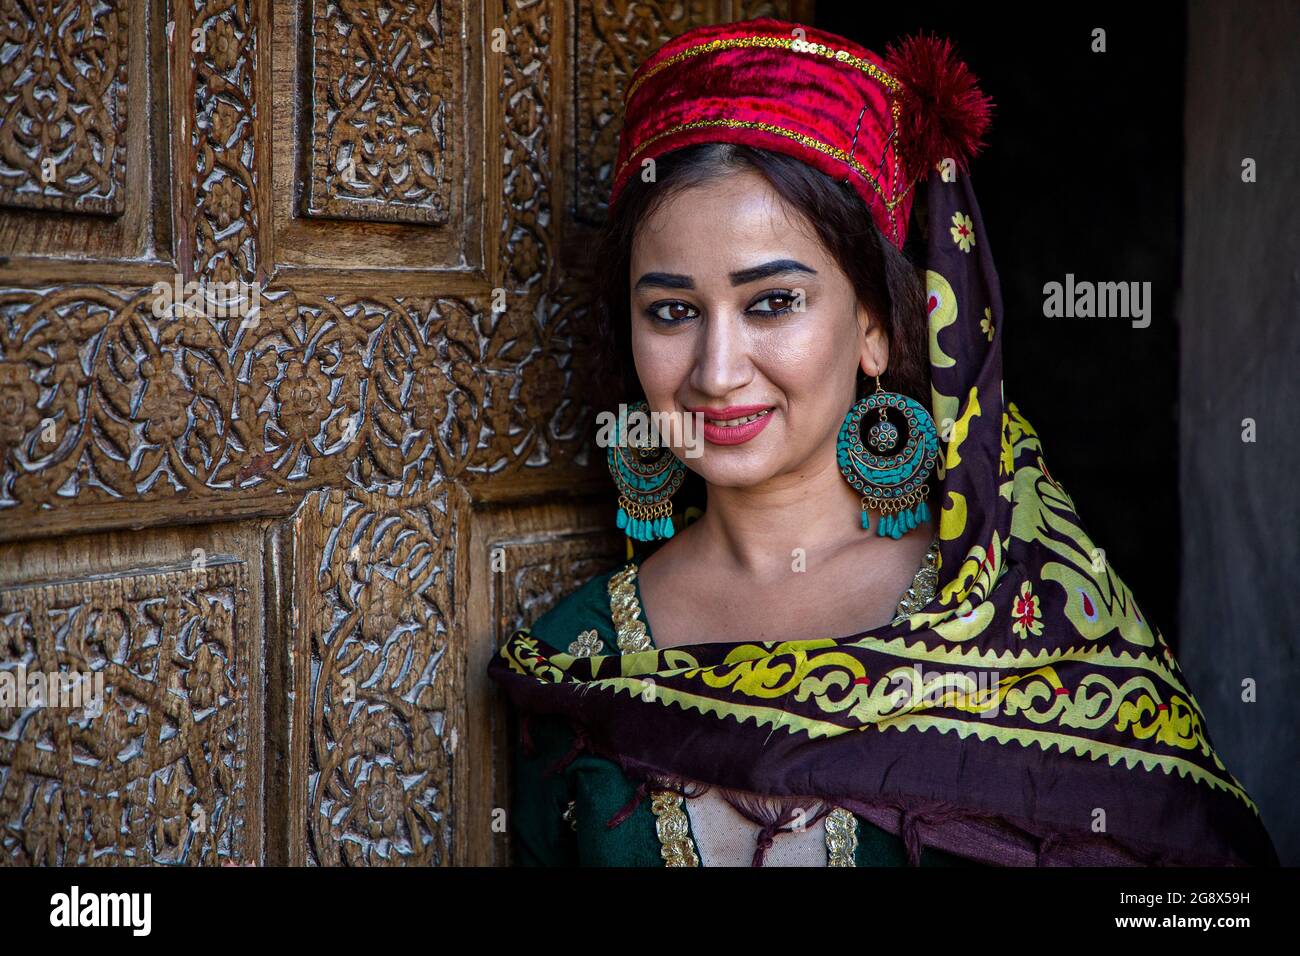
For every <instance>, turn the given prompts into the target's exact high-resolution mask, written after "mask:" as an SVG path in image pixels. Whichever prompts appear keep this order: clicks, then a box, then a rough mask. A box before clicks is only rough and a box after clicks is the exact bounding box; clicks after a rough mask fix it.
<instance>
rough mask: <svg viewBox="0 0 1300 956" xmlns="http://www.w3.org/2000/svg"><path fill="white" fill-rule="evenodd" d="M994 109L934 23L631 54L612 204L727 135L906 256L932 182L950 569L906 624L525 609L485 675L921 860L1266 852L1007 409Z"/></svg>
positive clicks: (675, 770)
mask: <svg viewBox="0 0 1300 956" xmlns="http://www.w3.org/2000/svg"><path fill="white" fill-rule="evenodd" d="M989 106H990V104H989V101H988V100H987V99H986V98H985V97H984V96H983V95H982V94H981V93H980V92H979V90H978V89H977V88H976V86H975V81H974V78H973V77H972V76H971V75H970V73H969V72H968V71H967V69H966V67H965V66H964V65H963V64H961V63H960V62H959V61H957V59H956V58H955V56H954V55H953V51H952V49H951V46H950V45H949V44H948V43H947V42H946V41H942V40H939V39H937V38H933V37H917V38H912V39H909V40H907V41H904V42H903V43H901V44H899V45H898V46H897V47H894V48H891V49H890V50H889V51H888V56H886V57H885V58H881V57H879V56H877V55H876V54H874V53H872V52H870V51H868V50H866V49H864V48H862V47H861V46H859V45H858V44H855V43H853V42H852V41H850V40H847V39H845V38H843V37H839V36H836V35H834V34H828V33H825V32H823V31H819V30H816V29H813V28H811V27H807V26H802V25H799V24H795V23H787V22H784V21H780V20H774V19H767V18H764V19H759V20H752V21H747V22H742V23H731V24H723V25H717V26H708V27H701V28H698V29H695V30H691V31H689V32H687V33H684V34H682V35H681V36H679V37H677V38H676V39H674V40H672V41H670V42H669V43H668V44H666V45H665V46H664V47H663V48H661V49H660V50H659V51H658V52H656V53H655V54H654V55H653V56H652V57H650V58H649V59H648V60H647V61H645V62H644V63H643V64H642V66H641V67H640V68H639V69H638V70H637V72H636V74H635V76H634V78H633V80H632V82H631V85H630V86H629V88H628V91H627V100H626V117H625V125H624V129H623V135H622V139H621V141H620V148H619V155H618V163H617V167H616V171H615V180H614V185H613V191H612V196H611V204H613V203H615V202H617V199H618V196H619V195H620V194H621V191H622V189H623V188H624V187H625V185H626V184H627V182H628V181H629V179H630V177H631V176H633V175H636V174H637V172H638V170H641V169H645V168H647V165H646V161H647V160H651V161H652V160H654V159H655V157H657V156H661V155H664V154H665V153H667V152H669V151H671V150H674V149H678V148H681V147H683V146H687V145H691V144H693V143H699V142H719V141H722V142H732V143H742V144H747V145H752V146H756V147H760V148H764V149H769V150H774V151H779V152H783V153H787V154H790V155H794V156H797V157H799V158H801V159H803V160H804V161H805V162H807V163H809V164H810V165H812V166H814V167H816V168H817V169H820V170H822V171H823V172H826V173H827V174H828V175H830V176H832V177H833V178H835V179H841V180H847V181H848V182H849V183H851V184H852V185H853V187H854V189H855V190H857V192H858V193H859V195H861V196H862V198H863V201H864V202H865V203H866V204H867V206H868V208H869V209H870V211H871V214H872V217H873V219H874V220H875V222H876V224H877V226H878V227H879V228H880V231H881V232H882V234H884V235H885V236H886V237H887V238H889V239H890V241H891V242H893V243H894V244H895V245H896V246H899V247H900V248H901V247H902V244H903V241H904V239H905V238H906V234H907V227H908V218H909V212H910V209H911V206H912V201H913V197H914V196H915V194H916V192H917V190H918V189H919V188H922V187H923V188H924V189H925V199H926V202H925V206H926V217H925V220H924V221H923V222H921V223H920V225H921V227H922V228H923V229H924V235H925V246H926V262H925V276H926V283H927V290H928V297H929V310H928V311H929V333H930V365H931V368H930V373H931V383H932V384H931V411H932V414H933V416H934V420H935V421H936V422H937V423H942V425H943V426H946V427H942V426H941V431H942V432H943V435H944V439H945V440H944V443H943V444H942V445H941V449H940V462H939V475H938V478H939V479H940V480H939V483H938V489H937V492H936V495H935V497H934V498H932V499H931V501H932V506H933V507H936V508H938V509H939V522H938V527H939V545H940V565H939V572H938V587H937V589H936V593H935V596H934V598H933V600H932V601H931V602H930V603H929V604H928V605H927V606H926V607H924V608H922V609H920V610H919V611H917V612H915V613H912V614H911V615H910V616H908V617H905V618H903V619H901V620H899V621H898V622H896V623H892V624H889V625H885V626H881V627H876V628H872V629H870V630H866V631H863V632H861V633H858V634H853V635H848V636H844V637H827V638H825V639H818V640H798V641H738V642H724V643H709V642H704V643H693V644H687V645H680V646H675V647H672V648H666V649H662V650H647V651H642V652H636V653H628V654H621V655H596V656H590V657H578V656H574V655H572V654H567V653H560V652H557V651H554V650H552V649H551V648H549V647H548V646H547V645H545V644H543V643H541V642H540V641H538V640H537V639H536V638H535V637H533V636H532V635H531V634H530V632H529V630H528V629H527V628H522V629H519V630H517V631H516V632H515V633H514V634H513V635H512V636H511V637H510V639H509V640H508V641H507V643H506V644H505V645H504V646H503V647H502V649H501V651H500V653H499V654H498V655H497V656H496V657H495V658H494V659H493V661H492V663H491V665H490V667H489V673H490V675H491V676H492V678H493V679H495V680H496V681H498V682H499V683H500V684H501V685H502V686H503V687H504V688H505V689H506V691H507V692H508V694H509V696H510V698H511V699H512V701H513V702H514V704H515V705H516V706H517V707H518V708H520V709H521V710H523V711H524V712H538V713H552V714H564V715H567V716H568V717H569V718H570V719H571V720H572V722H573V723H574V725H575V726H576V727H578V728H580V729H581V733H580V734H579V740H580V741H581V742H582V744H583V745H584V746H586V747H588V748H589V749H590V750H591V751H592V752H593V753H596V754H598V755H601V756H605V757H608V758H610V759H612V760H615V761H617V762H618V764H619V765H620V766H621V767H622V768H623V769H624V771H625V772H626V773H628V774H629V775H630V776H633V777H637V778H640V779H643V780H646V779H687V780H698V781H705V782H708V783H711V784H714V785H717V786H720V787H724V788H732V789H735V790H743V791H751V792H755V793H761V794H770V795H773V796H816V797H819V798H821V799H823V800H826V801H828V802H830V803H833V804H835V805H838V806H842V807H845V808H847V809H849V810H851V811H853V812H854V813H856V814H858V815H859V816H861V817H863V818H864V819H867V820H869V821H871V822H872V823H874V824H875V825H877V826H879V827H882V828H883V829H885V830H887V831H889V832H891V833H893V834H895V835H898V836H900V837H902V839H903V840H904V843H905V845H906V847H907V850H908V854H909V858H910V860H911V861H912V863H913V864H915V863H917V862H918V861H919V856H920V849H921V846H922V844H924V845H929V846H934V847H936V848H938V849H940V850H945V851H948V852H951V853H956V854H959V855H961V856H964V857H967V858H970V859H973V860H977V861H979V862H983V863H990V864H1001V865H1024V864H1035V863H1037V864H1040V865H1088V864H1121V865H1124V864H1127V865H1208V866H1223V865H1276V864H1277V862H1278V859H1277V855H1276V852H1275V850H1274V848H1273V845H1272V843H1271V841H1270V839H1269V837H1268V834H1267V832H1266V831H1265V829H1264V827H1263V825H1262V823H1261V821H1260V819H1259V815H1258V810H1257V808H1256V806H1255V804H1254V803H1253V802H1252V801H1251V799H1250V797H1249V795H1248V794H1247V793H1246V791H1245V789H1244V788H1243V787H1242V785H1241V784H1240V783H1239V782H1238V781H1237V779H1236V778H1235V777H1233V775H1232V774H1231V773H1230V772H1229V771H1228V769H1227V767H1226V766H1225V765H1224V763H1223V761H1222V760H1221V759H1220V758H1219V755H1218V754H1217V753H1215V750H1214V747H1213V745H1212V743H1211V740H1210V736H1209V732H1208V729H1207V728H1206V722H1205V718H1204V716H1203V714H1202V713H1201V709H1200V707H1199V705H1198V704H1197V702H1196V698H1195V697H1194V696H1193V694H1192V691H1191V688H1190V687H1189V686H1188V684H1187V680H1186V678H1185V677H1184V675H1183V673H1182V671H1181V669H1180V668H1179V666H1178V662H1177V661H1176V660H1175V657H1174V655H1173V653H1172V652H1171V650H1170V648H1169V645H1168V644H1167V643H1166V641H1165V639H1164V637H1163V636H1162V635H1161V633H1160V631H1159V630H1158V629H1157V628H1155V627H1153V626H1152V624H1151V622H1149V621H1147V620H1146V619H1145V618H1144V616H1143V615H1142V612H1141V611H1140V610H1139V608H1138V605H1137V602H1136V601H1135V600H1134V598H1133V595H1132V593H1131V592H1130V591H1129V589H1128V588H1127V587H1126V586H1125V585H1124V583H1123V582H1122V581H1121V580H1120V578H1119V577H1118V575H1117V574H1116V573H1115V570H1114V569H1113V568H1112V567H1111V566H1110V565H1109V563H1108V562H1107V561H1106V559H1105V554H1104V552H1103V551H1102V549H1101V548H1099V547H1097V546H1096V545H1095V544H1094V542H1093V540H1092V539H1091V538H1090V537H1089V535H1088V533H1087V531H1086V530H1085V529H1084V527H1083V524H1082V522H1081V521H1080V519H1079V516H1078V514H1077V512H1076V510H1075V507H1074V503H1073V501H1072V500H1071V499H1070V496H1069V495H1068V494H1067V493H1066V491H1065V490H1064V489H1063V488H1062V487H1061V486H1060V484H1058V483H1057V482H1056V481H1055V479H1053V478H1052V475H1051V473H1050V472H1049V471H1048V468H1047V464H1046V463H1045V461H1044V460H1043V451H1042V445H1041V443H1040V441H1039V438H1038V435H1037V433H1036V432H1035V431H1034V429H1033V428H1032V427H1031V426H1030V424H1029V422H1028V421H1026V420H1025V418H1024V417H1023V416H1022V415H1021V413H1020V412H1019V410H1018V409H1017V408H1016V406H1015V405H1014V404H1012V403H1008V402H1006V401H1005V400H1004V397H1003V388H1002V347H1001V345H1002V328H1003V324H1002V314H1003V313H1002V299H1001V294H1000V291H999V286H998V280H997V274H996V272H995V270H994V266H993V257H992V254H991V251H990V249H989V242H988V238H987V236H986V235H985V234H984V232H983V224H982V221H981V218H980V212H979V206H978V204H977V203H976V201H975V194H974V191H973V189H972V187H971V181H970V178H969V176H968V175H967V174H966V169H967V165H968V161H969V159H970V157H971V156H972V155H973V153H974V151H975V150H976V149H977V148H978V146H979V145H980V143H979V140H980V137H981V136H982V134H983V131H984V129H985V127H986V125H987V122H988V115H989Z"/></svg>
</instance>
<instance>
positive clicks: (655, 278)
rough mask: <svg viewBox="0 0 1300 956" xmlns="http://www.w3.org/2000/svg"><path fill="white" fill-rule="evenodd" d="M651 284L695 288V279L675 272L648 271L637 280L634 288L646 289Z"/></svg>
mask: <svg viewBox="0 0 1300 956" xmlns="http://www.w3.org/2000/svg"><path fill="white" fill-rule="evenodd" d="M649 286H655V287H656V288H660V289H694V288H695V280H694V279H692V278H691V277H690V276H684V275H678V274H677V273H675V272H647V273H646V274H645V275H643V276H642V277H641V278H639V279H637V280H636V285H634V286H633V287H632V288H634V289H644V288H647V287H649Z"/></svg>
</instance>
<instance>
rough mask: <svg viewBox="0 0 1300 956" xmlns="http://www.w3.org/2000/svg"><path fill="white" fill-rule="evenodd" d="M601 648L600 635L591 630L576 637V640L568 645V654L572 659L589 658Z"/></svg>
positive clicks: (593, 629)
mask: <svg viewBox="0 0 1300 956" xmlns="http://www.w3.org/2000/svg"><path fill="white" fill-rule="evenodd" d="M603 646H604V644H603V643H602V642H601V639H600V634H599V633H598V632H597V631H596V629H595V628H592V629H591V630H589V631H583V632H582V633H581V634H579V635H578V639H577V640H576V641H574V642H573V643H571V644H570V645H569V653H570V654H572V655H573V656H574V657H591V656H592V655H594V654H596V653H597V652H598V651H599V650H600V649H601V648H602V647H603Z"/></svg>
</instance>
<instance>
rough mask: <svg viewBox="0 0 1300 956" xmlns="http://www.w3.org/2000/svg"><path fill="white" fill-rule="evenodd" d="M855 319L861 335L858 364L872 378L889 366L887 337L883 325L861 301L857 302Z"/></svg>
mask: <svg viewBox="0 0 1300 956" xmlns="http://www.w3.org/2000/svg"><path fill="white" fill-rule="evenodd" d="M857 319H858V330H859V333H860V335H861V338H860V340H859V345H860V346H861V350H860V355H859V358H858V364H859V365H861V367H862V371H864V372H866V373H867V374H868V375H870V376H872V377H873V378H874V377H875V376H877V375H884V374H885V369H887V368H889V337H888V336H887V335H885V326H884V325H883V323H881V322H879V321H877V320H876V318H875V317H874V316H872V314H871V313H870V312H869V311H867V307H866V306H864V305H863V304H862V303H858V309H857Z"/></svg>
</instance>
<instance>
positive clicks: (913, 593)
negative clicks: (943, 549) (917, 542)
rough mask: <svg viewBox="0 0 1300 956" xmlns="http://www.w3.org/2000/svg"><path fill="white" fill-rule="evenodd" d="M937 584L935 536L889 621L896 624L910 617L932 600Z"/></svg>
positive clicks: (937, 542)
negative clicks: (892, 617)
mask: <svg viewBox="0 0 1300 956" xmlns="http://www.w3.org/2000/svg"><path fill="white" fill-rule="evenodd" d="M938 585H939V539H938V538H935V539H934V541H932V542H930V547H929V550H927V551H926V552H925V560H924V561H922V562H921V567H920V569H919V570H918V571H917V572H916V576H915V577H914V578H912V586H911V587H909V588H908V589H907V590H906V591H905V592H903V597H902V599H901V600H900V601H899V602H898V608H897V609H896V610H895V611H894V620H893V621H891V622H890V623H892V624H897V623H898V622H899V621H902V620H905V619H906V618H909V617H911V616H912V615H913V614H915V613H916V612H917V611H919V610H921V608H923V607H925V606H926V605H927V604H929V603H930V602H931V601H933V600H934V591H935V588H936V587H938Z"/></svg>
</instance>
